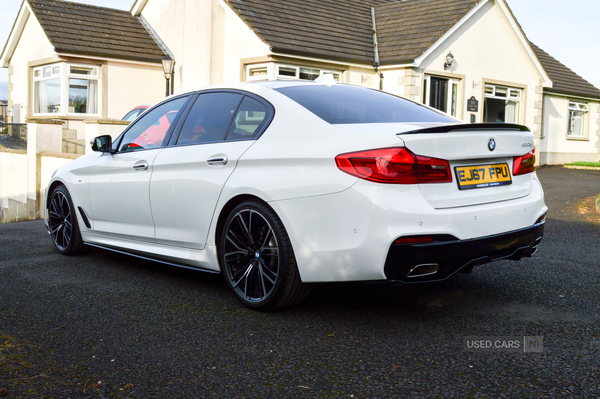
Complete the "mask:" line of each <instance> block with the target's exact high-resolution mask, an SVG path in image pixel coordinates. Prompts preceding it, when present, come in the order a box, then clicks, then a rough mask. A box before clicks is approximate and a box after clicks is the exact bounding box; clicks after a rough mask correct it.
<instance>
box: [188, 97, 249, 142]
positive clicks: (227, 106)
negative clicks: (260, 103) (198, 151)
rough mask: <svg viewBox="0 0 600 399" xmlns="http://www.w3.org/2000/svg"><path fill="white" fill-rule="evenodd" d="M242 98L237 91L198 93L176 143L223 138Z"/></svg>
mask: <svg viewBox="0 0 600 399" xmlns="http://www.w3.org/2000/svg"><path fill="white" fill-rule="evenodd" d="M243 98H244V96H243V95H242V94H239V93H228V92H214V93H205V94H200V95H199V96H198V98H197V99H196V102H195V103H194V105H193V106H192V109H191V110H190V112H189V114H188V116H187V118H186V120H185V123H184V125H183V127H182V128H181V133H179V138H178V139H177V145H187V144H201V143H213V142H216V141H222V140H225V136H226V135H227V132H228V130H229V126H230V125H231V121H232V119H233V116H234V115H235V113H236V111H237V109H238V107H239V106H240V103H241V102H242V99H243Z"/></svg>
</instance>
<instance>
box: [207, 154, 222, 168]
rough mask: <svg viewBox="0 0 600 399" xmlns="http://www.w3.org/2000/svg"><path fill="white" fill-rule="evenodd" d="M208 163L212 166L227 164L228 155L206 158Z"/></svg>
mask: <svg viewBox="0 0 600 399" xmlns="http://www.w3.org/2000/svg"><path fill="white" fill-rule="evenodd" d="M206 163H207V164H209V165H210V166H218V165H227V157H226V156H219V157H214V158H209V159H207V160H206Z"/></svg>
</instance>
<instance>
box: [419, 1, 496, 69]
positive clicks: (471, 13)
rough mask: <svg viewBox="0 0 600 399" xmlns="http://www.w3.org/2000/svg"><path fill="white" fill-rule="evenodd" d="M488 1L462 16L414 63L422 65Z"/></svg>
mask: <svg viewBox="0 0 600 399" xmlns="http://www.w3.org/2000/svg"><path fill="white" fill-rule="evenodd" d="M488 1H490V0H482V1H481V2H480V3H479V4H477V5H476V6H475V7H474V8H473V9H472V10H471V11H469V12H468V13H467V14H466V15H465V16H464V17H462V18H461V20H460V21H458V22H457V23H456V24H455V25H454V26H453V27H452V28H450V30H448V32H446V33H445V34H444V35H443V36H442V37H440V38H439V39H438V40H437V41H436V42H435V43H434V44H433V45H432V46H431V47H429V48H428V49H427V51H425V52H424V53H423V54H422V55H421V56H420V57H417V58H416V59H415V60H414V61H413V64H414V65H415V66H417V67H420V66H421V63H422V62H423V61H424V60H425V59H426V58H427V57H429V55H431V53H433V52H434V51H435V50H436V49H437V48H438V47H440V46H441V45H442V43H444V42H445V41H446V40H447V39H448V38H449V37H450V36H452V35H453V34H454V32H456V31H457V30H458V29H459V28H460V27H461V26H463V24H464V23H465V22H467V21H468V20H469V18H471V17H472V16H473V15H475V13H477V11H479V10H480V9H481V8H482V7H483V6H484V5H485V4H486V3H487V2H488Z"/></svg>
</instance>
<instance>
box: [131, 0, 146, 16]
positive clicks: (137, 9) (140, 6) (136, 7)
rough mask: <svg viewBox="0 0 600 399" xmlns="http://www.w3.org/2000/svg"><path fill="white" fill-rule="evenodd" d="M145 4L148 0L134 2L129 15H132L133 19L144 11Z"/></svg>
mask: <svg viewBox="0 0 600 399" xmlns="http://www.w3.org/2000/svg"><path fill="white" fill-rule="evenodd" d="M147 3H148V0H136V1H135V3H133V5H132V6H131V10H130V12H131V15H133V16H134V17H137V16H138V15H140V14H141V13H142V11H144V7H146V4H147Z"/></svg>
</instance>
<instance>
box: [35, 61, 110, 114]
mask: <svg viewBox="0 0 600 399" xmlns="http://www.w3.org/2000/svg"><path fill="white" fill-rule="evenodd" d="M98 72H99V68H98V67H96V66H87V65H71V64H67V63H59V64H53V65H45V66H41V67H38V68H34V69H33V91H34V92H33V112H34V114H39V115H45V114H59V115H73V114H75V115H76V114H90V115H97V114H98V79H99V77H98Z"/></svg>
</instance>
